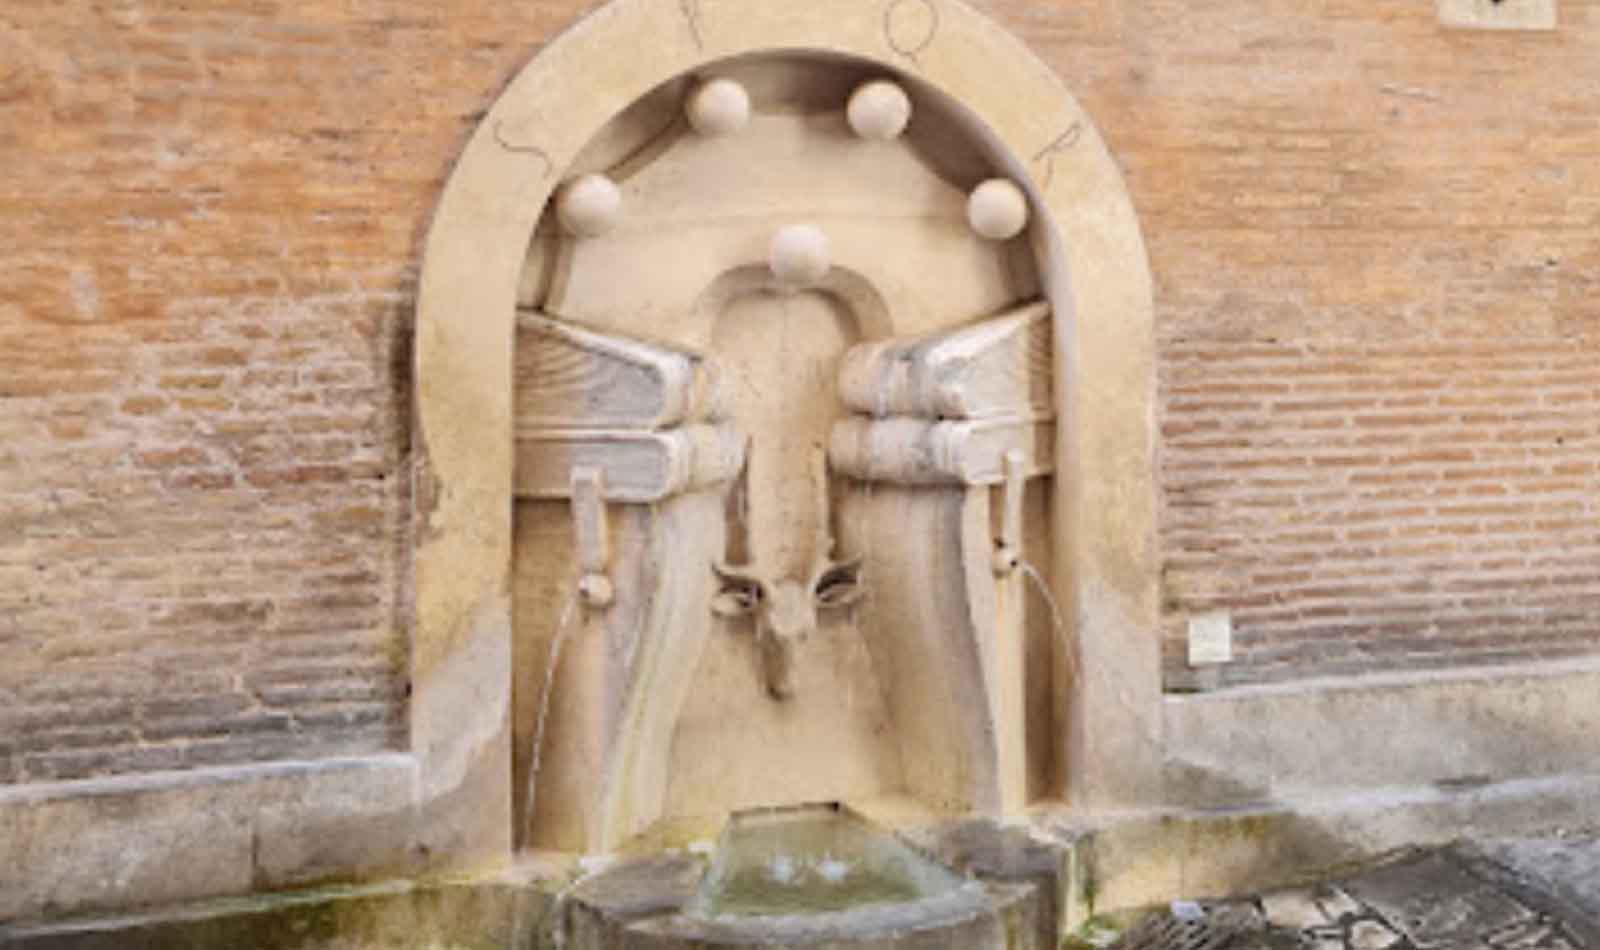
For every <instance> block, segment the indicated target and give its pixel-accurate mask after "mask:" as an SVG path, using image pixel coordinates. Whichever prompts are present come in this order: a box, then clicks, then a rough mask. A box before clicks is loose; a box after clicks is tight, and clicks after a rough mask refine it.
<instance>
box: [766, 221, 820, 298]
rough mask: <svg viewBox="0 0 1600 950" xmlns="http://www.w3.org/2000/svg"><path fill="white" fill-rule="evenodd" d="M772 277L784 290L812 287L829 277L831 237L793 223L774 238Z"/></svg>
mask: <svg viewBox="0 0 1600 950" xmlns="http://www.w3.org/2000/svg"><path fill="white" fill-rule="evenodd" d="M768 263H769V264H770V265H771V267H772V276H774V277H776V278H777V279H778V283H780V284H782V285H784V286H785V287H793V288H800V287H810V286H813V285H815V284H816V283H817V282H818V281H820V280H822V278H824V277H826V276H828V270H829V269H830V268H831V267H832V266H833V264H832V263H831V262H830V261H829V260H828V236H827V235H826V234H823V233H822V231H821V229H819V228H817V227H815V226H813V225H810V224H791V225H789V226H788V227H786V228H783V229H782V230H780V231H779V232H778V233H777V234H775V235H773V236H772V248H771V250H770V251H769V252H768Z"/></svg>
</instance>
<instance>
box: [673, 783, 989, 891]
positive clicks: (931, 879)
mask: <svg viewBox="0 0 1600 950" xmlns="http://www.w3.org/2000/svg"><path fill="white" fill-rule="evenodd" d="M963 883H965V879H964V878H963V877H961V876H960V875H958V874H956V873H955V872H953V871H951V870H950V869H948V868H946V867H944V866H943V865H941V864H938V863H937V862H935V861H933V860H931V859H929V858H928V857H926V856H924V855H922V854H921V853H919V852H918V851H917V850H916V849H914V848H912V847H910V846H909V845H907V844H906V843H905V842H904V841H902V840H901V839H900V838H898V837H896V836H895V835H894V834H893V833H891V832H889V831H887V830H885V829H882V828H880V827H878V826H876V825H874V824H872V823H871V822H869V821H867V820H865V819H863V818H861V817H860V816H858V815H856V814H854V813H852V812H850V811H848V810H846V809H844V808H843V807H841V806H838V805H806V806H797V807H787V808H777V809H761V810H758V811H749V812H741V813H738V814H735V815H734V816H733V818H732V819H730V820H729V822H728V825H727V827H726V828H725V829H724V830H723V832H722V837H721V840H720V841H719V842H718V845H717V851H716V857H715V858H714V859H713V861H712V864H711V867H710V869H709V870H708V871H707V873H706V875H705V878H704V879H703V880H702V881H701V884H700V888H699V890H698V892H697V893H696V894H695V897H694V899H693V901H691V902H690V904H689V906H688V908H687V911H688V913H689V914H690V915H692V916H697V917H775V916H788V915H794V914H814V913H828V912H837V911H846V910H852V909H855V908H860V907H867V906H870V905H874V904H888V903H904V902H908V901H917V900H922V899H925V898H930V897H937V896H939V895H941V894H946V893H949V892H951V891H953V890H956V889H957V888H959V887H961V886H962V884H963Z"/></svg>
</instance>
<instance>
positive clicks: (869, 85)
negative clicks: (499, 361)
mask: <svg viewBox="0 0 1600 950" xmlns="http://www.w3.org/2000/svg"><path fill="white" fill-rule="evenodd" d="M562 177H563V181H564V184H562V185H561V186H560V188H559V189H558V190H557V191H556V192H555V195H554V198H553V200H551V201H550V203H549V204H548V206H547V208H546V210H545V213H544V215H543V217H542V218H541V219H540V221H539V222H538V224H537V226H536V228H535V231H534V235H533V238H532V240H531V242H530V245H529V248H528V252H527V256H526V259H525V262H524V265H523V270H522V276H521V280H520V286H519V295H518V301H517V319H516V343H515V350H514V377H515V387H514V398H513V412H514V431H515V458H514V476H513V481H514V493H515V499H516V502H515V512H516V518H515V528H514V534H513V547H514V565H515V569H514V574H513V591H514V593H513V597H514V602H515V615H514V616H515V646H514V655H513V668H514V670H515V675H516V682H515V696H516V706H515V716H514V724H515V725H514V737H513V749H514V760H513V768H512V771H513V774H514V775H516V776H519V777H521V781H518V782H517V783H516V791H517V798H516V811H515V813H516V815H517V822H516V825H517V829H518V833H519V839H520V841H521V844H522V847H523V848H524V849H526V850H529V851H559V852H576V853H580V854H614V853H618V852H630V851H631V852H640V851H652V850H658V849H672V848H677V847H684V846H687V845H692V844H693V843H694V842H696V841H709V840H710V839H712V838H714V837H716V836H717V835H718V834H719V831H721V829H723V828H724V825H725V823H727V822H728V821H729V818H730V816H739V817H738V819H737V820H736V821H735V822H734V823H733V824H729V825H727V828H728V830H727V831H725V832H721V833H722V835H723V840H722V843H721V844H719V845H718V846H717V847H716V848H715V850H714V855H715V856H714V858H713V859H712V860H711V863H710V866H709V867H706V866H704V863H705V862H703V861H702V860H701V859H700V858H699V857H697V856H695V855H693V854H689V855H688V856H684V857H680V858H668V859H660V858H655V859H648V861H647V863H646V864H645V865H643V866H642V867H643V870H640V868H639V867H630V866H627V865H625V866H624V867H623V868H622V869H621V870H617V871H613V872H611V873H609V874H608V875H603V876H601V877H600V878H598V879H596V880H592V881H588V882H585V883H584V884H582V885H580V886H579V887H578V888H577V889H576V890H575V892H574V893H573V895H572V896H573V899H574V900H576V901H577V902H578V904H579V905H580V906H582V907H585V908H588V909H589V913H588V915H587V916H585V915H582V914H580V915H579V916H578V917H576V918H574V919H575V921H576V923H574V924H572V926H574V927H576V928H577V929H578V931H582V932H583V933H585V934H588V935H589V936H588V937H586V938H585V943H584V945H594V946H600V945H618V946H620V945H623V944H626V945H629V946H633V945H635V944H636V943H638V942H640V941H645V942H661V941H665V943H663V945H677V944H674V943H673V941H677V942H678V943H680V944H681V943H687V942H692V941H695V940H705V941H711V942H717V943H767V944H771V943H773V942H774V941H778V942H780V943H784V944H794V945H810V944H813V943H816V942H818V941H823V940H828V941H837V940H845V939H847V935H854V936H852V937H849V939H862V940H867V941H868V943H870V942H871V940H876V939H882V934H884V933H889V932H895V933H898V932H903V931H906V930H908V929H909V930H916V931H921V930H925V929H928V928H932V927H935V926H938V927H943V928H947V929H948V928H955V931H951V932H956V931H959V932H961V933H962V934H964V936H963V937H962V938H961V940H962V941H963V943H962V945H963V946H980V945H981V946H1001V945H1015V944H1003V943H1001V942H997V941H1000V940H1003V939H1004V935H1005V934H1006V933H1007V932H1012V933H1015V932H1017V924H1016V922H1015V921H1012V922H1011V923H1010V924H1008V925H1002V923H1001V922H1003V921H1006V920H1010V919H1011V918H1010V917H1008V916H1007V915H1008V914H1010V915H1011V916H1016V915H1017V914H1021V915H1022V916H1023V917H1028V916H1029V915H1031V916H1032V917H1037V916H1038V914H1039V909H1038V908H1037V907H1034V906H1033V905H1031V904H1030V905H1028V906H1029V910H1028V911H1027V912H1026V913H1024V912H1022V911H1017V910H1015V908H1014V905H1017V904H1018V903H1019V901H1021V902H1024V903H1025V902H1026V900H1027V898H1028V895H1027V893H1025V892H1026V891H1027V888H1026V887H1022V888H1021V889H1019V888H1018V887H1015V886H1009V885H1007V886H1001V885H983V884H980V883H978V882H977V881H976V880H974V879H969V878H967V877H964V876H963V875H962V874H960V873H958V872H957V871H955V870H952V869H950V868H947V867H946V866H944V865H942V864H940V863H939V862H938V861H937V860H934V859H932V858H928V857H919V858H917V859H916V862H920V863H919V864H917V867H918V868H919V870H918V871H917V872H915V873H913V872H910V871H905V870H904V867H905V866H910V863H916V862H912V860H911V858H910V857H908V856H910V855H912V854H914V853H915V852H914V851H913V850H911V846H910V845H907V844H905V843H903V842H901V841H900V839H898V838H897V837H895V836H894V835H893V834H892V833H890V832H888V831H876V832H871V833H869V831H868V829H871V828H873V827H874V826H873V824H872V823H871V822H870V821H868V820H867V818H865V817H862V816H878V817H880V818H881V819H882V821H883V823H884V824H886V825H914V826H917V827H934V826H937V825H938V824H939V823H940V822H942V821H948V820H951V819H955V818H959V817H962V816H974V815H977V816H988V817H992V818H1001V817H1005V816H1017V815H1021V814H1022V813H1023V812H1024V810H1025V809H1026V808H1027V806H1028V805H1029V803H1030V802H1032V801H1037V800H1039V799H1041V798H1045V797H1048V796H1049V795H1050V793H1051V791H1052V788H1053V783H1054V781H1055V777H1054V768H1055V763H1054V761H1053V753H1052V748H1053V746H1052V742H1051V734H1052V732H1053V722H1054V707H1055V700H1054V697H1055V695H1056V694H1057V692H1058V691H1059V689H1060V688H1061V684H1060V683H1059V682H1057V680H1058V679H1059V678H1060V677H1062V676H1065V675H1068V668H1067V667H1066V666H1064V665H1062V664H1060V663H1059V662H1057V659H1058V657H1059V651H1060V633H1061V631H1060V630H1059V628H1058V624H1059V618H1058V617H1057V616H1056V615H1055V610H1054V607H1053V603H1052V600H1051V595H1050V592H1049V589H1048V586H1047V585H1046V584H1044V583H1043V581H1042V578H1043V572H1047V571H1048V570H1049V560H1050V557H1051V554H1050V533H1051V524H1052V518H1051V511H1050V508H1051V504H1052V499H1051V492H1050V488H1049V483H1050V476H1051V474H1052V471H1053V468H1054V464H1055V458H1056V441H1057V424H1058V417H1057V412H1056V399H1055V395H1054V390H1055V384H1054V377H1055V373H1056V365H1057V361H1056V359H1055V343H1054V333H1053V326H1054V320H1053V309H1052V306H1051V304H1050V302H1049V300H1048V299H1047V297H1046V294H1045V289H1044V284H1043V282H1042V280H1041V276H1040V275H1041V266H1040V262H1039V260H1038V258H1037V255H1038V253H1039V252H1040V251H1039V247H1040V246H1041V244H1040V242H1039V241H1038V240H1037V234H1036V232H1035V230H1034V229H1032V228H1031V227H1030V225H1031V223H1032V219H1033V217H1034V208H1033V204H1032V201H1031V200H1030V198H1029V196H1028V194H1027V192H1026V190H1025V183H1024V182H1020V181H1018V180H1015V179H1013V178H1012V177H1010V176H1009V175H1008V174H1007V171H1006V169H1005V168H1004V167H1003V165H1002V164H1001V163H1000V162H999V161H998V160H997V159H996V157H995V156H994V155H993V154H992V151H991V149H990V148H989V146H987V145H986V144H985V142H984V141H983V140H982V139H981V137H980V136H978V135H976V134H974V133H973V131H972V130H971V129H970V128H969V125H968V123H967V120H965V119H964V118H963V116H962V115H961V113H960V110H959V108H958V107H957V106H956V105H955V104H953V103H951V102H949V101H948V100H946V99H945V98H943V97H942V96H940V95H939V94H938V93H937V92H935V91H934V90H932V89H930V88H928V87H925V86H923V85H920V84H918V83H917V82H916V81H915V80H913V79H911V78H909V77H904V76H898V75H893V74H889V73H886V71H885V70H883V69H882V68H880V67H876V66H873V65H871V64H868V63H863V62H857V61H852V60H849V59H845V58H840V57H832V56H822V55H815V54H801V53H772V54H766V55H756V56H746V57H740V58H736V59H732V60H728V61H725V62H719V63H717V64H715V65H714V66H713V67H711V68H708V69H705V70H700V71H697V72H696V73H695V74H694V75H690V76H684V77H681V78H679V79H676V80H673V81H671V82H668V83H666V84H664V85H662V86H660V87H658V88H656V89H654V90H653V91H651V92H649V93H648V94H646V95H645V96H643V97H642V98H640V99H639V100H638V101H636V102H634V103H632V104H631V105H629V106H628V107H627V108H626V109H624V110H622V111H621V112H620V113H618V114H617V115H616V116H615V118H613V119H612V120H611V121H610V122H609V123H608V124H607V125H606V126H605V127H604V128H603V129H602V130H601V131H600V132H599V133H598V134H597V135H595V136H594V138H593V139H592V140H591V142H590V143H589V144H588V145H587V146H585V147H584V148H583V149H582V151H581V152H580V153H579V154H578V156H577V157H576V159H575V160H574V162H573V163H572V166H571V167H570V168H568V169H566V170H564V171H563V173H562ZM1030 578H1031V579H1030ZM1035 582H1037V583H1035ZM818 802H829V803H839V802H844V803H849V807H850V811H848V815H849V817H848V818H845V817H840V816H842V815H845V814H847V813H846V812H838V813H837V814H835V816H834V817H833V818H830V819H829V820H828V821H825V822H822V825H821V826H819V825H818V824H817V821H818V820H820V819H815V818H814V817H813V819H811V820H810V823H809V824H807V823H806V822H805V821H800V820H798V819H795V818H793V816H790V817H789V818H787V819H785V820H783V821H777V822H776V824H773V822H774V821H775V819H772V818H770V817H768V818H767V819H764V820H765V821H766V822H767V823H768V824H767V825H766V832H765V833H766V834H768V835H769V836H770V834H771V833H772V829H773V828H788V829H791V832H790V833H792V834H794V835H795V836H797V837H796V838H795V842H794V845H793V849H792V850H789V851H785V852H784V853H783V854H781V855H772V856H769V858H768V861H769V863H771V862H777V863H776V864H775V865H772V867H768V868H766V870H762V869H760V868H756V869H748V868H747V869H745V871H744V872H743V873H744V877H746V878H749V877H751V875H755V876H756V877H761V875H762V874H766V875H767V876H766V877H764V878H762V879H763V880H765V881H766V882H767V884H768V885H770V886H771V887H773V888H775V889H776V890H777V891H779V892H782V891H783V890H784V888H785V886H786V884H785V881H786V880H788V878H786V876H785V873H784V871H783V869H784V868H786V867H795V866H800V867H811V866H812V865H815V864H817V862H822V863H823V865H825V866H833V865H828V864H827V862H836V864H837V868H838V874H840V875H841V876H842V877H841V879H847V878H848V879H850V880H854V878H850V875H852V874H855V875H861V874H866V873H867V872H866V871H865V870H863V869H866V868H869V867H872V866H874V859H873V858H872V857H871V856H878V857H880V858H881V856H882V855H883V854H884V853H886V852H889V851H894V852H896V853H897V854H900V855H901V858H902V859H903V860H900V862H899V863H895V862H891V863H895V866H896V867H897V868H900V869H901V872H897V873H900V878H896V880H900V883H902V884H905V885H906V886H905V887H904V888H903V890H904V891H905V893H904V894H903V895H902V896H901V898H897V899H891V896H890V895H891V894H893V893H898V892H897V891H895V889H894V888H887V889H883V888H880V889H878V890H874V889H873V888H872V887H869V886H866V885H862V884H859V883H855V884H851V885H850V886H848V887H846V888H845V889H844V890H845V891H847V892H849V893H853V894H857V895H858V897H859V900H858V901H856V902H858V903H861V904H862V905H863V906H864V907H866V908H869V909H867V910H863V909H861V908H856V909H846V908H845V907H843V906H840V907H830V909H829V910H827V911H826V912H820V911H819V912H816V913H809V912H808V913H801V912H800V911H798V910H797V911H795V912H793V913H783V914H774V913H763V912H756V911H747V910H746V911H741V910H738V909H736V908H737V907H738V902H737V901H731V902H728V901H722V900H718V899H713V898H711V897H708V896H707V893H708V892H707V890H706V889H707V888H708V887H712V886H713V883H712V882H716V881H718V880H721V877H719V876H720V875H725V874H728V873H730V872H729V871H728V867H729V862H736V861H737V860H739V859H738V858H737V855H738V854H739V852H740V846H739V845H738V844H736V843H735V842H734V841H733V840H730V838H729V836H730V835H732V836H733V838H734V839H737V838H739V836H740V835H741V834H742V835H746V836H748V835H749V834H751V833H752V832H750V831H749V829H748V826H749V824H750V823H751V822H757V823H758V824H759V823H760V822H761V821H762V820H763V819H759V818H757V817H752V815H763V814H766V815H769V816H770V815H771V814H773V813H772V812H771V811H770V810H772V809H780V812H779V813H782V812H781V810H782V809H785V808H794V807H801V806H805V805H806V804H807V803H818ZM831 807H833V808H834V809H837V808H838V806H831ZM752 809H756V810H758V811H756V812H753V813H752V812H751V811H750V810H752ZM829 814H834V813H833V812H829ZM830 822H831V823H830ZM840 823H842V824H840ZM818 827H824V828H826V829H831V830H828V831H826V832H819V831H818V830H817V829H818ZM797 828H803V829H809V832H808V831H804V830H802V831H794V830H793V829H797ZM847 832H848V833H847ZM817 834H821V835H822V837H823V838H829V837H830V836H831V837H832V838H840V836H841V835H842V836H843V837H845V838H850V839H851V841H852V842H853V843H852V844H850V845H848V846H845V845H842V844H841V845H838V847H833V848H831V849H830V848H826V847H825V848H822V849H821V850H820V851H819V850H817V848H816V847H811V848H810V850H807V846H806V845H805V844H804V842H805V841H807V840H808V835H809V837H815V836H816V835H817ZM874 835H876V836H877V837H874ZM857 839H859V840H857ZM869 841H870V843H866V842H869ZM836 844H837V842H836ZM897 849H898V850H897ZM702 850H704V849H702ZM844 852H851V853H854V854H855V855H856V856H855V857H854V858H851V859H848V860H847V859H844V858H841V857H839V855H840V854H842V853H844ZM662 860H666V862H667V863H666V864H665V865H663V864H661V863H660V861H662ZM651 862H653V863H651ZM879 863H881V862H879ZM774 867H775V868H776V869H777V870H773V868H774ZM902 872H903V873H902ZM868 876H869V877H870V876H871V875H868ZM889 876H890V877H892V876H893V875H889ZM901 878H903V879H904V880H901ZM872 879H873V880H877V881H879V882H880V883H881V882H882V881H883V880H887V879H888V878H887V877H885V876H884V875H881V874H880V875H878V876H877V877H874V878H872ZM913 879H914V880H915V881H916V882H917V884H916V886H912V885H910V884H907V883H906V882H907V881H911V880H913ZM935 881H938V882H940V884H939V886H935V885H934V884H933V883H931V882H935ZM661 882H671V883H670V884H669V885H662V883H661ZM724 883H725V882H724ZM788 886H792V887H795V888H799V887H801V886H802V885H801V884H800V883H797V882H796V883H792V885H788ZM997 887H998V888H999V890H996V888H997ZM1008 887H1009V888H1010V889H1007V888H1008ZM641 890H643V891H646V892H649V893H650V894H651V895H652V896H651V897H650V898H649V899H648V900H645V901H644V906H645V907H647V908H649V912H648V913H644V914H642V916H641V915H640V913H639V911H638V906H639V901H640V896H639V895H640V892H641ZM880 891H881V893H880ZM691 892H692V893H691ZM846 903H851V902H849V901H847V902H846ZM618 906H622V907H624V908H627V912H623V911H619V910H618V909H617V908H618ZM730 907H731V908H735V909H729V908H730ZM668 909H671V913H670V914H667V915H666V916H662V915H663V914H664V913H665V912H666V911H667V910H668ZM635 918H640V919H642V920H643V921H644V922H643V923H640V922H639V921H638V920H636V919H635ZM1019 919H1020V918H1019ZM586 920H587V921H591V923H592V924H593V925H592V926H589V925H583V924H582V922H583V921H586ZM585 927H587V929H585ZM973 927H977V928H978V930H981V931H983V932H984V933H989V934H990V935H991V937H993V939H990V938H989V937H980V936H978V935H977V931H973V930H972V929H971V928H973ZM963 928H966V929H963ZM985 928H987V929H985ZM1024 929H1026V930H1027V931H1028V932H1030V933H1031V932H1033V931H1034V930H1036V929H1037V928H1036V927H1034V926H1033V925H1032V924H1030V925H1029V926H1027V927H1026V928H1024ZM604 934H610V936H604V937H602V936H596V935H604ZM625 934H626V938H625V936H624V935H625ZM647 936H648V937H649V939H648V940H647V939H646V937H647ZM669 938H670V939H669ZM869 938H870V939H869ZM942 939H949V938H948V937H946V938H942ZM830 945H831V944H830ZM852 945H853V944H852Z"/></svg>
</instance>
